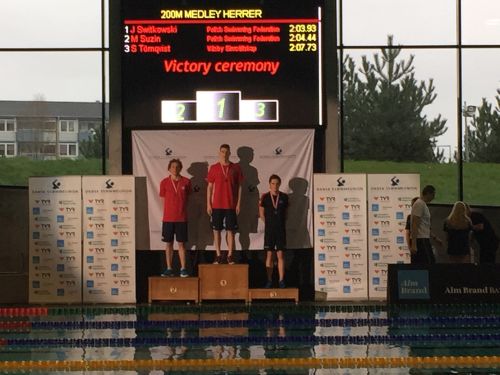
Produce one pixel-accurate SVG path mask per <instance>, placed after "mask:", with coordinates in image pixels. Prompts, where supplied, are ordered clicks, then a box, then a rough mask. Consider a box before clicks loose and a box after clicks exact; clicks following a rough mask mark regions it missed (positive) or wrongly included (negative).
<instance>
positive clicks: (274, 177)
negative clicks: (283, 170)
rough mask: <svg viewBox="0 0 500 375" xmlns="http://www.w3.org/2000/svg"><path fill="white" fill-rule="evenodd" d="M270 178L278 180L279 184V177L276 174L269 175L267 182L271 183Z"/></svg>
mask: <svg viewBox="0 0 500 375" xmlns="http://www.w3.org/2000/svg"><path fill="white" fill-rule="evenodd" d="M272 180H278V182H279V183H280V184H281V177H280V176H278V175H277V174H272V175H271V177H269V183H271V181H272Z"/></svg>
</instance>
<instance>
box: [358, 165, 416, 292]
mask: <svg viewBox="0 0 500 375" xmlns="http://www.w3.org/2000/svg"><path fill="white" fill-rule="evenodd" d="M367 190H368V269H369V271H368V272H369V297H370V299H385V298H386V296H387V265H388V264H392V263H410V251H409V248H408V244H407V243H406V239H405V225H406V219H407V216H408V215H409V214H410V212H411V200H412V198H414V197H417V196H419V195H420V193H419V192H420V175H418V174H369V175H368V186H367Z"/></svg>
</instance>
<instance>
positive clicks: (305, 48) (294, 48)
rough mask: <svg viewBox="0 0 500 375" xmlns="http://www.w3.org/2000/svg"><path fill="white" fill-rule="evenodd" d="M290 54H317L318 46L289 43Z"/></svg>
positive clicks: (314, 44)
mask: <svg viewBox="0 0 500 375" xmlns="http://www.w3.org/2000/svg"><path fill="white" fill-rule="evenodd" d="M288 49H289V50H290V52H316V51H317V49H318V46H317V45H316V43H289V44H288Z"/></svg>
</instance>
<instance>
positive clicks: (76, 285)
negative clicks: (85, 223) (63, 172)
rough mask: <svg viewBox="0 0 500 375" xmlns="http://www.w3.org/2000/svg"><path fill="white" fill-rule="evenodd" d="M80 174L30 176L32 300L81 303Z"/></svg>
mask: <svg viewBox="0 0 500 375" xmlns="http://www.w3.org/2000/svg"><path fill="white" fill-rule="evenodd" d="M81 194H82V192H81V177H80V176H63V177H31V178H30V179H29V210H30V214H29V235H30V238H29V302H30V303H74V302H78V303H80V302H81V299H82V294H81V290H82V289H81V287H82V286H81V279H82V268H81V265H82V258H81V241H82V238H81V225H82V219H81V214H82V213H81Z"/></svg>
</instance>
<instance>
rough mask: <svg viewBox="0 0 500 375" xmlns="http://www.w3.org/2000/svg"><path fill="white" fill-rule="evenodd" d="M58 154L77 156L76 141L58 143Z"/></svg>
mask: <svg viewBox="0 0 500 375" xmlns="http://www.w3.org/2000/svg"><path fill="white" fill-rule="evenodd" d="M59 156H68V157H75V156H78V146H77V144H76V143H61V144H60V145H59Z"/></svg>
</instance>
